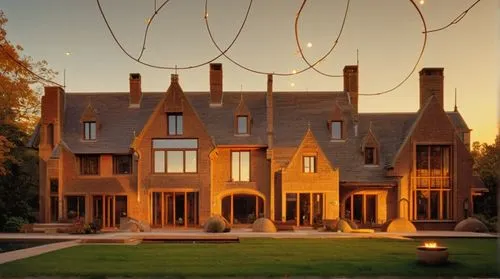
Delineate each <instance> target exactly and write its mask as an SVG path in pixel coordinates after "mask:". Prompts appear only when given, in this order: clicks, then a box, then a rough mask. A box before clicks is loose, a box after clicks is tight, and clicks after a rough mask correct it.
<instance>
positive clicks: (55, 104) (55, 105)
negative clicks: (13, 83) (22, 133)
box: [40, 86, 64, 151]
mask: <svg viewBox="0 0 500 279" xmlns="http://www.w3.org/2000/svg"><path fill="white" fill-rule="evenodd" d="M63 120H64V89H62V88H61V87H57V86H49V87H45V88H44V95H43V96H42V111H41V120H40V124H41V131H42V133H41V138H40V144H42V143H47V138H51V139H52V141H53V142H54V145H56V144H57V143H58V142H59V141H60V139H61V134H62V127H63ZM49 125H52V128H51V130H52V135H48V134H47V132H49V129H46V127H48V126H49ZM51 151H52V150H51Z"/></svg>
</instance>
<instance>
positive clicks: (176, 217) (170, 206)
mask: <svg viewBox="0 0 500 279" xmlns="http://www.w3.org/2000/svg"><path fill="white" fill-rule="evenodd" d="M151 205H152V206H151V212H152V214H151V216H152V220H151V221H152V222H151V223H152V225H153V226H154V227H163V226H183V227H187V226H188V225H192V226H194V225H197V224H198V192H153V193H151Z"/></svg>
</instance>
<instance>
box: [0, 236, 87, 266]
mask: <svg viewBox="0 0 500 279" xmlns="http://www.w3.org/2000/svg"><path fill="white" fill-rule="evenodd" d="M76 245H80V244H79V242H78V241H74V240H73V241H64V242H57V243H52V244H46V245H41V246H36V247H31V248H26V249H21V250H15V251H10V252H5V253H1V254H0V264H3V263H7V262H12V261H16V260H20V259H25V258H29V257H33V256H38V255H41V254H45V253H48V252H52V251H56V250H60V249H64V248H68V247H73V246H76Z"/></svg>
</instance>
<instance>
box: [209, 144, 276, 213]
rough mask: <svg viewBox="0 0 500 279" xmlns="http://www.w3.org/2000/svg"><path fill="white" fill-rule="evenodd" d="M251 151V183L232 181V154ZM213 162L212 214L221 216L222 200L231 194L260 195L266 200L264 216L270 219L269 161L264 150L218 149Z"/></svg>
mask: <svg viewBox="0 0 500 279" xmlns="http://www.w3.org/2000/svg"><path fill="white" fill-rule="evenodd" d="M232 151H250V182H237V181H234V182H233V181H230V180H231V152H232ZM215 153H216V154H217V155H215V156H214V159H213V161H212V166H211V167H212V182H211V186H212V188H211V191H212V212H213V213H214V214H221V201H222V199H223V198H224V197H225V196H227V195H229V194H231V193H234V194H251V195H258V196H261V197H263V199H264V207H265V211H264V215H265V216H266V217H269V214H270V213H269V212H270V211H269V209H270V199H269V196H270V186H269V181H270V180H269V161H268V160H267V159H266V150H265V149H264V148H217V149H215Z"/></svg>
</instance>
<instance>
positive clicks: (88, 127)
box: [83, 121, 97, 140]
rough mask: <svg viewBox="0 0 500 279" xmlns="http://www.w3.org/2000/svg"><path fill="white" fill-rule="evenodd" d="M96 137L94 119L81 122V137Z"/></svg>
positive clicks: (87, 138) (85, 138)
mask: <svg viewBox="0 0 500 279" xmlns="http://www.w3.org/2000/svg"><path fill="white" fill-rule="evenodd" d="M96 138H97V132H96V122H95V121H85V122H83V139H84V140H95V139H96Z"/></svg>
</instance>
